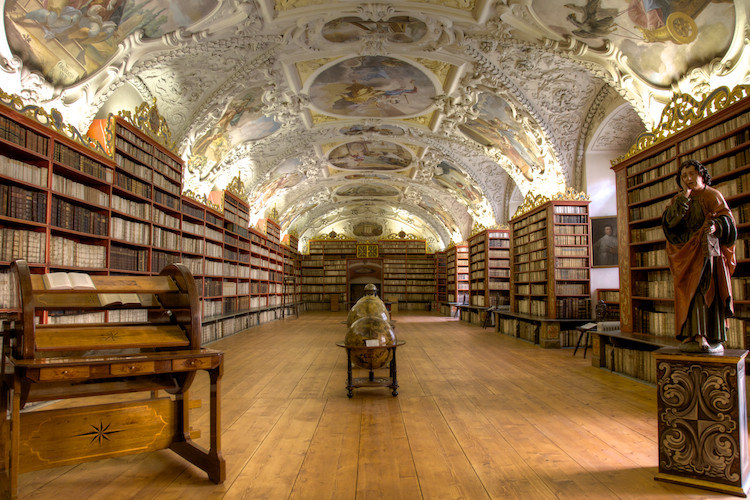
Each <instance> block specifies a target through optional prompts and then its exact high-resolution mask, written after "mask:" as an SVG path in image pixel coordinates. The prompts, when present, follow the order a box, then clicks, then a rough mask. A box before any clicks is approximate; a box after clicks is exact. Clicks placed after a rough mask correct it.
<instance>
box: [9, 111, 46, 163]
mask: <svg viewBox="0 0 750 500" xmlns="http://www.w3.org/2000/svg"><path fill="white" fill-rule="evenodd" d="M0 139H4V140H6V141H9V142H12V143H13V144H18V145H19V146H23V147H25V148H26V149H30V150H32V151H34V152H36V153H39V154H42V155H45V156H46V155H47V154H49V139H48V138H47V137H45V136H43V135H40V134H37V133H36V132H34V131H33V130H29V129H27V128H26V127H24V126H22V125H20V124H18V123H16V122H14V121H13V120H11V119H10V118H8V117H6V116H0Z"/></svg>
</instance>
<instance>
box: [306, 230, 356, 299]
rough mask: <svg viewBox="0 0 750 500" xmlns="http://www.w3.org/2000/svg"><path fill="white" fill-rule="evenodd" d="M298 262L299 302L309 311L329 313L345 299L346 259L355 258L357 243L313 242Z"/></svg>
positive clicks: (351, 240) (346, 297)
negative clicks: (299, 267) (299, 273)
mask: <svg viewBox="0 0 750 500" xmlns="http://www.w3.org/2000/svg"><path fill="white" fill-rule="evenodd" d="M308 250H309V255H306V256H304V258H302V259H301V266H302V267H301V276H300V280H301V283H302V284H301V297H300V299H301V301H302V302H304V303H305V307H306V308H307V309H309V310H330V309H331V307H339V305H340V304H346V302H347V300H348V295H349V294H348V290H347V279H346V259H347V258H354V257H356V255H357V240H354V239H331V240H324V239H316V240H310V241H309V242H308Z"/></svg>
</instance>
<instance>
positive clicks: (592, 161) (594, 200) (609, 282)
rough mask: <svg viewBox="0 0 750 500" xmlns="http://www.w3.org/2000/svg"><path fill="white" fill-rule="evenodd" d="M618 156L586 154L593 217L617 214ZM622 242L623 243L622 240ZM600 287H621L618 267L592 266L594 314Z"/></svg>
mask: <svg viewBox="0 0 750 500" xmlns="http://www.w3.org/2000/svg"><path fill="white" fill-rule="evenodd" d="M618 156H619V153H615V152H607V153H591V152H590V153H587V154H586V157H585V162H586V163H585V164H586V193H587V194H588V195H589V198H590V199H591V204H590V205H589V213H590V215H591V217H604V216H612V215H617V203H616V197H615V173H614V171H613V170H612V169H611V168H610V166H611V163H610V160H612V159H613V158H616V157H618ZM617 237H618V238H620V237H621V235H620V234H618V235H617ZM592 243H593V242H592ZM620 244H622V242H621V241H620ZM620 248H622V247H620ZM599 288H620V270H619V269H618V268H617V267H592V268H591V300H592V308H591V309H592V311H591V314H592V316H593V314H594V307H595V301H596V290H597V289H599Z"/></svg>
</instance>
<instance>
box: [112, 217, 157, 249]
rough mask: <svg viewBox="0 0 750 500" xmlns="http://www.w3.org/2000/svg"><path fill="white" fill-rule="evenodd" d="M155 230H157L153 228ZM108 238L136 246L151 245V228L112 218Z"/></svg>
mask: <svg viewBox="0 0 750 500" xmlns="http://www.w3.org/2000/svg"><path fill="white" fill-rule="evenodd" d="M154 229H155V230H156V229H157V228H154ZM110 236H111V237H112V238H114V239H117V240H123V241H127V242H128V243H135V244H138V245H149V244H150V243H151V226H149V225H148V224H142V223H140V222H135V221H131V220H126V219H121V218H119V217H112V218H111V219H110Z"/></svg>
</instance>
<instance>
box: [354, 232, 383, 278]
mask: <svg viewBox="0 0 750 500" xmlns="http://www.w3.org/2000/svg"><path fill="white" fill-rule="evenodd" d="M352 232H353V233H354V236H361V237H364V238H371V237H373V236H380V235H381V234H383V226H382V225H381V224H378V223H377V222H374V221H363V222H358V223H357V224H355V225H354V226H352ZM359 269H365V268H359ZM359 272H361V271H359Z"/></svg>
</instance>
